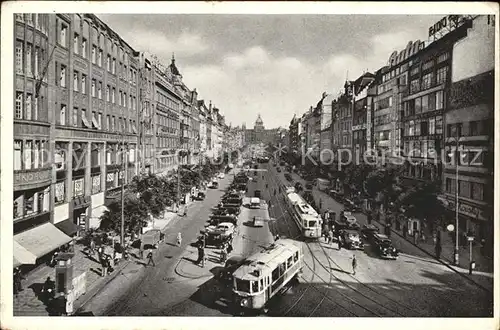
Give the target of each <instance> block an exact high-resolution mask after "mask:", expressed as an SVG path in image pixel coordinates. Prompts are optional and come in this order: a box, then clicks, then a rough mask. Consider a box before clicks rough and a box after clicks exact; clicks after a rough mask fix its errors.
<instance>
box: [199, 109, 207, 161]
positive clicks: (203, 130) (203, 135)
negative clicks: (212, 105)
mask: <svg viewBox="0 0 500 330" xmlns="http://www.w3.org/2000/svg"><path fill="white" fill-rule="evenodd" d="M198 111H199V122H200V131H199V139H200V156H201V157H202V159H204V157H205V156H206V151H207V143H208V142H207V113H208V108H207V106H206V105H205V101H204V100H199V101H198Z"/></svg>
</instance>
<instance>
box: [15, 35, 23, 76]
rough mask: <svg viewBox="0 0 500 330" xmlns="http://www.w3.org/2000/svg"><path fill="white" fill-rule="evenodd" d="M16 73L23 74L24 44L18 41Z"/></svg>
mask: <svg viewBox="0 0 500 330" xmlns="http://www.w3.org/2000/svg"><path fill="white" fill-rule="evenodd" d="M16 72H17V73H20V74H22V73H23V43H22V42H21V41H16Z"/></svg>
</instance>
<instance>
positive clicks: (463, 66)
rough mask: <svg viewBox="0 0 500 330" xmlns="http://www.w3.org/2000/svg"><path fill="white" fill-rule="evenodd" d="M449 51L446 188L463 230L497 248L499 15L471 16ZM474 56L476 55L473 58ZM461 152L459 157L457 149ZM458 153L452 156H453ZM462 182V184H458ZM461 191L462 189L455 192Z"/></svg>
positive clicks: (444, 190)
mask: <svg viewBox="0 0 500 330" xmlns="http://www.w3.org/2000/svg"><path fill="white" fill-rule="evenodd" d="M458 34H459V35H460V36H462V37H463V38H462V39H460V40H458V41H456V42H455V44H454V45H453V47H452V49H451V54H450V55H449V56H450V57H451V79H450V80H451V88H450V92H449V94H448V98H447V100H448V106H447V107H446V108H445V113H444V116H445V119H444V122H445V123H446V130H445V131H444V135H445V140H444V142H445V148H446V151H447V156H448V159H447V161H446V162H445V164H444V171H443V192H444V195H445V198H446V201H447V203H445V204H446V205H447V206H448V208H449V209H450V211H452V212H456V210H457V202H456V197H457V195H456V194H457V192H458V216H459V229H460V230H461V231H464V232H466V231H469V230H471V231H472V232H473V233H474V235H475V236H476V239H477V241H480V240H481V239H485V241H486V245H487V247H489V248H487V249H485V250H486V251H488V252H489V253H491V251H492V246H493V235H492V233H493V232H494V230H493V191H494V188H493V137H494V133H493V124H494V117H493V114H494V69H495V16H493V15H492V16H488V15H482V16H477V17H474V18H470V20H469V22H467V24H466V25H465V27H464V31H458ZM470 54H474V57H473V58H471V55H470ZM457 144H458V151H459V154H460V155H461V156H460V157H456V153H455V152H456V150H457ZM449 153H451V154H452V155H453V154H454V153H455V156H453V157H451V158H450V154H449ZM457 183H458V187H457ZM457 189H458V191H457Z"/></svg>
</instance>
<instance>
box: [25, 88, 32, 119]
mask: <svg viewBox="0 0 500 330" xmlns="http://www.w3.org/2000/svg"><path fill="white" fill-rule="evenodd" d="M31 101H32V95H31V94H26V109H25V110H26V117H25V118H26V119H27V120H31V111H32V108H31V107H32V105H31Z"/></svg>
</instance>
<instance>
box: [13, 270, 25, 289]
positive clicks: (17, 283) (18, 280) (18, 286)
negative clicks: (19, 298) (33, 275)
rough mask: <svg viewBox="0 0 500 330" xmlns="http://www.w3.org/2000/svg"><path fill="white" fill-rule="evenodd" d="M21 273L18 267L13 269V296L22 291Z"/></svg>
mask: <svg viewBox="0 0 500 330" xmlns="http://www.w3.org/2000/svg"><path fill="white" fill-rule="evenodd" d="M22 278H23V276H22V273H21V270H20V269H19V267H16V269H14V294H15V295H17V294H18V293H19V292H21V291H23V285H22Z"/></svg>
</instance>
